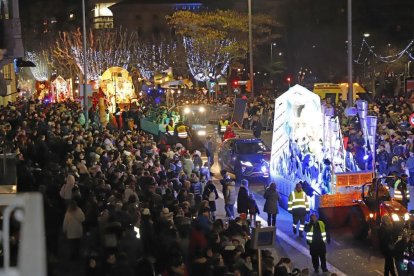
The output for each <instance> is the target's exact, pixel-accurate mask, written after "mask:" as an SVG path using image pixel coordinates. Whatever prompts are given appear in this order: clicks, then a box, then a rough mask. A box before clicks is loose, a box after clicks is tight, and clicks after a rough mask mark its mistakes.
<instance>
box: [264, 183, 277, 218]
mask: <svg viewBox="0 0 414 276" xmlns="http://www.w3.org/2000/svg"><path fill="white" fill-rule="evenodd" d="M263 197H264V199H265V200H266V202H265V204H264V207H263V211H264V212H265V213H267V225H268V226H276V216H277V214H278V213H279V200H280V196H279V192H278V191H277V190H276V184H275V183H271V184H270V185H269V187H268V188H267V189H266V191H265V193H264V195H263Z"/></svg>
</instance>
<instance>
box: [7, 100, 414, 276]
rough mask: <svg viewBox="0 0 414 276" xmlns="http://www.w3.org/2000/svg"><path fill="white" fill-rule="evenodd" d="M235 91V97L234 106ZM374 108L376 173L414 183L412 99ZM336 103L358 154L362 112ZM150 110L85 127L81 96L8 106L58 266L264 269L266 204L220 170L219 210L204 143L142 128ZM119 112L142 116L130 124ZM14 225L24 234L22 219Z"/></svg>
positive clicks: (267, 261) (52, 261)
mask: <svg viewBox="0 0 414 276" xmlns="http://www.w3.org/2000/svg"><path fill="white" fill-rule="evenodd" d="M232 99H233V98H230V97H229V98H228V99H227V100H226V103H227V104H228V105H229V106H231V105H232V104H233V101H232ZM192 100H194V99H185V100H184V101H192ZM207 101H208V99H207ZM273 102H274V98H270V99H269V98H267V97H258V98H257V99H256V101H255V102H253V103H249V105H248V110H247V114H246V118H245V119H247V120H249V118H253V117H254V116H257V115H261V114H263V113H264V112H266V111H267V110H268V109H271V108H272V107H273V106H272V104H273ZM143 106H144V105H143ZM369 107H370V108H369V113H370V114H372V115H377V116H378V118H379V123H378V136H377V140H378V144H377V145H378V149H375V150H376V151H377V156H376V160H377V163H376V168H377V169H378V172H379V173H380V174H383V175H386V174H389V173H397V174H407V175H408V177H409V183H410V184H411V185H413V184H414V154H413V144H414V141H413V140H414V139H413V138H414V135H413V134H412V133H411V128H410V126H409V124H408V116H409V115H410V114H411V112H412V111H411V108H410V106H409V105H407V104H406V103H404V101H403V99H401V98H394V99H387V98H380V99H378V100H377V101H376V102H373V103H372V104H370V106H369ZM333 108H334V110H335V114H336V115H338V116H339V117H340V122H341V125H342V131H343V135H344V137H346V139H348V140H347V141H348V142H347V144H348V147H347V150H348V151H349V152H351V153H352V154H356V152H357V150H358V147H363V146H364V139H363V137H362V132H361V131H360V127H359V125H358V121H356V118H349V117H345V116H343V110H344V108H345V105H344V103H343V102H339V103H337V104H336V105H335V106H334V107H333ZM144 114H145V110H143V109H142V108H141V109H138V110H130V111H128V112H125V114H122V115H121V114H118V115H117V114H115V115H114V117H115V119H114V120H109V121H108V124H104V125H103V124H100V123H99V120H95V121H94V120H93V118H94V117H93V116H92V118H91V126H90V128H88V129H86V128H85V117H84V115H83V113H82V109H81V107H80V105H79V104H78V103H76V102H70V101H68V102H62V103H49V104H44V103H41V102H39V101H27V100H17V101H16V102H13V103H9V105H8V106H6V107H2V108H1V109H0V126H1V127H0V131H1V133H0V134H1V135H0V137H1V139H0V143H1V145H2V147H1V149H2V151H3V152H15V153H16V155H17V165H16V166H17V181H18V189H19V191H40V192H42V194H43V196H44V209H45V223H46V231H47V233H46V238H47V253H48V264H49V274H50V275H59V273H60V272H59V265H58V264H59V262H62V260H65V261H66V260H68V261H69V262H71V261H74V262H79V258H80V259H81V260H86V265H85V266H84V267H83V268H82V269H81V271H82V273H84V275H154V273H157V274H160V275H254V273H256V272H257V270H258V265H259V264H258V260H257V254H256V253H257V252H256V251H255V250H252V249H251V248H250V242H251V241H250V231H251V228H250V226H251V224H250V223H251V222H253V221H255V216H256V215H257V214H259V213H260V210H259V208H258V207H257V204H256V202H255V200H254V197H253V196H252V193H250V192H249V188H248V183H247V182H245V181H243V182H242V185H241V188H240V189H239V191H238V192H237V194H236V189H235V185H234V184H235V183H234V181H232V180H231V179H230V178H229V177H228V175H227V174H226V172H225V171H222V172H221V179H222V181H221V184H222V187H221V191H222V192H223V196H224V203H225V212H226V218H225V219H223V218H219V217H217V216H216V214H215V212H216V200H217V199H218V197H219V196H218V191H217V187H216V185H215V183H213V181H212V180H211V177H210V172H209V167H208V166H207V165H206V164H203V162H202V160H201V152H200V151H205V150H206V149H205V148H203V149H192V150H191V151H190V150H189V149H186V148H184V147H183V145H180V144H175V145H174V144H173V145H168V144H165V143H158V141H156V140H155V139H154V137H152V135H148V134H146V133H144V132H142V131H140V128H139V118H140V116H143V115H144ZM116 116H125V118H126V119H127V118H132V122H133V123H132V124H124V125H123V126H122V127H120V126H119V125H118V124H119V122H120V120H119V119H117V118H116ZM373 150H374V149H373ZM207 151H208V150H207ZM211 155H212V154H211V153H210V156H211ZM213 156H214V155H213ZM211 161H212V162H211V163H213V162H214V159H212V160H211ZM265 200H266V203H265V210H264V211H265V212H266V213H267V214H268V225H273V226H275V225H276V215H277V213H278V209H277V201H278V195H277V190H276V186H275V185H269V188H268V191H266V193H265ZM236 202H237V213H238V215H235V212H234V211H235V210H234V205H235V204H236ZM245 214H250V217H248V216H246V215H245ZM302 227H303V226H302ZM11 235H16V236H17V235H18V227H15V229H12V232H11ZM62 235H63V237H64V240H63V241H62V239H61V238H62ZM62 248H67V249H68V250H62ZM261 265H262V267H263V269H264V271H267V274H264V275H307V274H309V272H308V271H307V270H304V271H300V270H298V269H296V270H294V269H293V264H292V260H290V259H288V258H282V259H280V261H279V262H276V261H275V260H274V259H273V257H272V256H271V254H269V253H268V252H264V258H263V262H262V264H261ZM323 268H324V269H326V267H323ZM273 273H274V274H273ZM288 273H291V274H288Z"/></svg>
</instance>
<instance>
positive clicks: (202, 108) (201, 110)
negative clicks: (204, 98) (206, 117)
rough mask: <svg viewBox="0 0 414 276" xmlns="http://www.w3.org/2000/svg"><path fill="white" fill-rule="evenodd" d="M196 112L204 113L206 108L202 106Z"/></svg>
mask: <svg viewBox="0 0 414 276" xmlns="http://www.w3.org/2000/svg"><path fill="white" fill-rule="evenodd" d="M198 111H200V112H201V113H203V112H205V111H206V108H205V107H204V106H200V108H199V109H198Z"/></svg>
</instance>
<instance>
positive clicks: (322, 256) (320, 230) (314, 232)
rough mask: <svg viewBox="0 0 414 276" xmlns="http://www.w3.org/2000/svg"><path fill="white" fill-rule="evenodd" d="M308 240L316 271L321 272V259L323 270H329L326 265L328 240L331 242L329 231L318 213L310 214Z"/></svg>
mask: <svg viewBox="0 0 414 276" xmlns="http://www.w3.org/2000/svg"><path fill="white" fill-rule="evenodd" d="M305 231H306V232H307V234H306V242H307V243H308V244H309V251H310V254H311V256H312V264H313V268H314V269H315V273H319V260H320V265H321V268H322V271H323V272H328V268H327V267H326V244H325V243H326V242H327V243H330V237H329V233H327V231H326V226H325V223H324V222H323V221H320V220H318V217H317V216H316V214H312V215H311V216H310V222H309V223H308V224H306V227H305Z"/></svg>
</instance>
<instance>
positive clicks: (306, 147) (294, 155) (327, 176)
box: [271, 85, 350, 194]
mask: <svg viewBox="0 0 414 276" xmlns="http://www.w3.org/2000/svg"><path fill="white" fill-rule="evenodd" d="M331 115H332V114H327V115H326V114H325V113H324V110H323V108H322V105H321V100H320V98H319V96H318V95H316V94H315V93H313V92H311V91H309V90H307V89H306V88H304V87H302V86H300V85H295V86H293V87H291V88H290V89H289V90H288V91H287V92H285V93H284V94H282V95H281V96H280V97H279V98H277V99H276V104H275V117H274V128H273V140H272V155H271V176H272V179H274V180H275V179H276V178H277V177H282V178H283V179H285V180H287V181H288V182H289V183H292V185H294V184H295V183H297V182H299V181H305V182H307V183H308V184H309V185H310V186H311V187H312V188H313V189H314V190H315V191H316V192H317V193H319V194H325V193H332V191H333V185H332V174H333V172H346V171H350V169H349V168H346V164H345V150H344V146H343V141H342V135H341V131H340V128H339V122H338V120H337V118H333V117H332V116H331ZM280 188H281V190H282V191H281V192H282V193H284V194H289V192H290V191H291V189H292V188H291V187H286V185H281V187H280ZM283 190H285V191H283Z"/></svg>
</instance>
